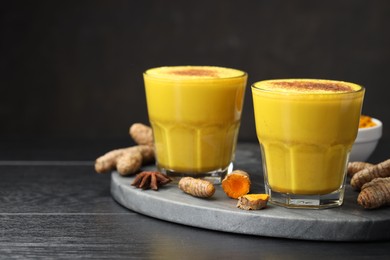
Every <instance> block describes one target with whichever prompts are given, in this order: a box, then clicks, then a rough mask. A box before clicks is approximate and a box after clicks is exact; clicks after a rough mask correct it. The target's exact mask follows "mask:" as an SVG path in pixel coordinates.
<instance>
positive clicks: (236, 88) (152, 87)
mask: <svg viewBox="0 0 390 260" xmlns="http://www.w3.org/2000/svg"><path fill="white" fill-rule="evenodd" d="M246 81H247V74H246V73H245V72H243V71H241V70H236V69H230V68H222V67H213V66H170V67H169V66H168V67H158V68H152V69H149V70H147V71H146V72H145V73H144V83H145V91H146V101H147V108H148V115H149V121H150V124H151V126H152V129H153V134H154V139H155V149H156V150H155V151H156V164H157V168H158V170H160V171H161V172H164V173H166V174H167V175H168V176H170V177H171V178H172V179H173V180H174V181H175V180H178V179H180V178H181V177H184V176H191V177H197V178H204V179H208V180H210V181H212V182H213V183H220V182H221V180H222V178H223V177H224V176H225V175H226V174H227V173H228V171H229V170H231V168H232V162H233V160H234V153H235V149H236V142H237V136H238V132H239V127H240V120H241V113H242V107H243V102H244V93H245V87H246Z"/></svg>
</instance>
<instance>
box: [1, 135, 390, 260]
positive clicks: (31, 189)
mask: <svg viewBox="0 0 390 260" xmlns="http://www.w3.org/2000/svg"><path fill="white" fill-rule="evenodd" d="M51 146H52V143H51V142H48V143H41V142H40V143H39V145H38V143H35V144H32V146H28V145H26V144H23V143H20V142H10V141H7V142H5V141H3V142H1V148H0V258H1V259H42V258H48V259H74V258H83V259H117V258H126V259H127V258H129V259H131V258H133V259H297V258H299V259H302V258H304V259H306V258H309V259H314V258H321V259H323V258H328V257H331V258H332V259H339V258H345V257H347V258H351V259H352V258H354V259H362V258H369V257H375V258H376V259H389V256H390V241H373V242H358V243H351V242H319V241H302V240H289V239H277V238H268V237H258V236H249V235H237V234H231V233H224V232H217V231H210V230H205V229H198V228H193V227H188V226H183V225H180V224H175V223H170V222H165V221H162V220H158V219H154V218H150V217H147V216H144V215H141V214H138V213H136V212H133V211H130V210H128V209H126V208H123V207H122V206H120V205H119V204H118V203H117V202H115V201H114V200H113V199H112V197H111V194H110V175H109V174H107V175H99V174H96V173H95V172H94V169H93V160H94V158H96V156H98V155H100V154H101V153H103V152H105V151H106V149H108V148H110V147H109V146H110V145H107V146H99V145H95V143H89V144H88V143H87V144H85V143H84V144H82V145H81V144H80V143H77V142H75V143H72V142H70V143H69V142H64V143H62V144H61V145H56V146H55V147H56V148H55V149H53V147H51ZM112 146H115V145H112ZM387 147H388V143H386V142H384V141H382V142H381V143H380V145H379V147H378V149H377V150H376V151H375V153H374V155H373V157H372V161H373V162H379V161H381V160H384V159H386V158H387V157H389V154H388V152H389V150H387ZM248 149H251V150H256V151H258V145H257V144H248V143H244V144H240V145H239V146H238V157H239V154H240V153H245V151H246V150H248ZM259 156H260V154H259ZM258 163H259V165H258V166H259V167H260V159H259V161H258ZM254 164H256V162H254ZM237 166H238V167H241V168H243V169H245V167H252V166H245V165H239V162H237ZM248 170H250V169H248ZM252 170H253V171H256V169H252Z"/></svg>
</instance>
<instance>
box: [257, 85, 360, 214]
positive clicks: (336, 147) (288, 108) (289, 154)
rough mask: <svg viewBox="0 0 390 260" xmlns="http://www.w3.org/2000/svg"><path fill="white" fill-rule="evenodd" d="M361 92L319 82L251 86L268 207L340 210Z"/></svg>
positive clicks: (356, 87) (354, 88)
mask: <svg viewBox="0 0 390 260" xmlns="http://www.w3.org/2000/svg"><path fill="white" fill-rule="evenodd" d="M364 92H365V89H364V88H363V87H361V86H359V85H357V84H354V83H349V82H343V81H333V80H320V79H277V80H265V81H260V82H256V83H254V84H253V85H252V97H253V105H254V114H255V122H256V132H257V137H258V140H259V143H260V147H261V155H262V163H263V170H264V181H265V183H264V184H265V189H266V192H267V193H268V194H269V195H270V202H271V203H274V204H277V205H281V206H285V207H289V208H329V207H336V206H340V205H341V204H342V203H343V198H344V186H345V179H346V167H347V163H348V157H349V153H350V151H351V148H352V145H353V143H354V140H355V138H356V136H357V132H358V126H359V117H360V113H361V108H362V103H363V97H364Z"/></svg>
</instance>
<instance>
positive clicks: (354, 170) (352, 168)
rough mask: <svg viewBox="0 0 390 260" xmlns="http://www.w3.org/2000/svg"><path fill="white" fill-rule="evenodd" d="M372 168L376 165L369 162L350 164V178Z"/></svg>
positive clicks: (348, 171)
mask: <svg viewBox="0 0 390 260" xmlns="http://www.w3.org/2000/svg"><path fill="white" fill-rule="evenodd" d="M371 166H374V164H372V163H368V162H358V161H356V162H349V163H348V169H347V174H348V177H352V176H353V175H355V173H357V172H359V171H361V170H363V169H365V168H368V167H371Z"/></svg>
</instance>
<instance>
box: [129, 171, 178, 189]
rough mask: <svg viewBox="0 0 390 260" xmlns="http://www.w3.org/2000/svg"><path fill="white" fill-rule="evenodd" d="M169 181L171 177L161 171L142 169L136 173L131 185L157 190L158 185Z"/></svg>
mask: <svg viewBox="0 0 390 260" xmlns="http://www.w3.org/2000/svg"><path fill="white" fill-rule="evenodd" d="M169 182H171V179H170V178H169V177H168V176H167V175H165V174H163V173H161V172H156V171H144V172H141V173H139V174H137V176H136V177H135V179H134V181H133V183H132V184H131V185H133V186H135V187H137V188H141V189H148V188H151V189H152V190H158V187H160V186H162V185H165V184H167V183H169Z"/></svg>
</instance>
